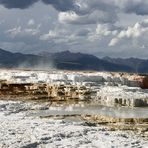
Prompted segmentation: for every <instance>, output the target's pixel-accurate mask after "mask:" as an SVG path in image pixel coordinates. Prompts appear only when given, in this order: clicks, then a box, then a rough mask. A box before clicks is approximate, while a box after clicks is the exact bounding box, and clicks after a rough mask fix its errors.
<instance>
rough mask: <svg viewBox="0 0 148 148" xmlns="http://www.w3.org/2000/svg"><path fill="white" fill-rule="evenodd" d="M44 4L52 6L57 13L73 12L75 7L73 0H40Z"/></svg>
mask: <svg viewBox="0 0 148 148" xmlns="http://www.w3.org/2000/svg"><path fill="white" fill-rule="evenodd" d="M42 1H43V2H44V3H45V4H50V5H52V6H53V7H54V8H55V9H56V10H58V11H68V10H74V9H75V7H76V5H75V1H74V0H42Z"/></svg>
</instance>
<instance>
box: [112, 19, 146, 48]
mask: <svg viewBox="0 0 148 148" xmlns="http://www.w3.org/2000/svg"><path fill="white" fill-rule="evenodd" d="M146 33H148V20H144V21H143V22H141V23H139V22H137V23H136V24H135V25H134V26H129V27H128V28H127V29H124V30H121V31H120V32H119V33H118V34H117V36H115V37H114V38H113V39H112V40H111V41H110V43H109V46H115V45H116V44H117V43H119V42H120V41H122V40H125V39H138V38H140V37H142V36H144V34H146Z"/></svg>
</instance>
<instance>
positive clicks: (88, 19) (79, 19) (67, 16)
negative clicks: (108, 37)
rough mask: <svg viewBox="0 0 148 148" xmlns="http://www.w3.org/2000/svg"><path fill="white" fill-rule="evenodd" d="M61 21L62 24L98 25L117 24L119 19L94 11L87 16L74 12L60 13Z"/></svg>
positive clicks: (106, 13)
mask: <svg viewBox="0 0 148 148" xmlns="http://www.w3.org/2000/svg"><path fill="white" fill-rule="evenodd" d="M58 18H59V21H60V22H61V23H68V24H78V25H85V24H96V23H114V22H116V19H117V17H116V16H113V15H112V14H110V13H108V12H104V11H100V10H96V11H93V12H92V13H90V14H89V13H88V14H85V15H78V14H77V13H76V12H74V11H68V12H60V13H59V16H58Z"/></svg>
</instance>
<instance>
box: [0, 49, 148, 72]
mask: <svg viewBox="0 0 148 148" xmlns="http://www.w3.org/2000/svg"><path fill="white" fill-rule="evenodd" d="M51 65H52V68H53V67H54V68H56V69H62V70H96V71H112V72H137V73H148V60H143V59H136V58H128V59H122V58H110V57H104V58H102V59H100V58H97V57H96V56H94V55H90V54H84V53H72V52H70V51H63V52H57V53H46V52H43V53H40V54H39V55H33V54H22V53H12V52H9V51H5V50H3V49H0V67H1V68H19V67H21V68H34V67H38V68H40V69H44V67H46V69H49V68H51Z"/></svg>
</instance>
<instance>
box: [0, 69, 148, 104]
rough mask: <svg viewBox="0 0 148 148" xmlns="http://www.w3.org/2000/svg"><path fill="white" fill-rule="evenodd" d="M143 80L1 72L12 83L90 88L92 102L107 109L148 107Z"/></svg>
mask: <svg viewBox="0 0 148 148" xmlns="http://www.w3.org/2000/svg"><path fill="white" fill-rule="evenodd" d="M142 79H143V76H139V75H136V74H133V75H131V74H125V73H107V72H71V71H27V70H26V71H25V70H0V80H7V82H10V83H18V84H22V83H46V84H49V85H53V84H55V85H61V84H64V85H73V86H77V87H80V86H86V87H87V88H89V89H91V91H92V96H91V99H92V100H93V99H94V100H98V101H100V102H101V104H103V105H107V106H112V105H115V104H120V105H124V106H132V107H133V106H138V107H140V106H147V105H148V91H147V90H142V89H141V88H140V87H139V86H140V83H141V82H142Z"/></svg>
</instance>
